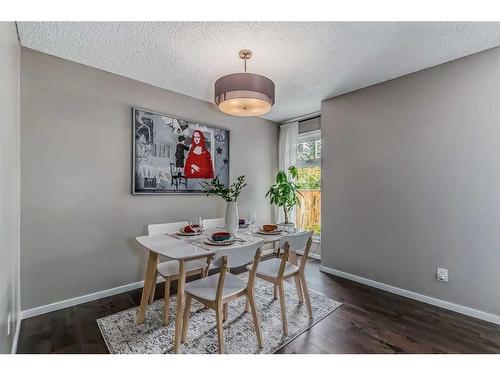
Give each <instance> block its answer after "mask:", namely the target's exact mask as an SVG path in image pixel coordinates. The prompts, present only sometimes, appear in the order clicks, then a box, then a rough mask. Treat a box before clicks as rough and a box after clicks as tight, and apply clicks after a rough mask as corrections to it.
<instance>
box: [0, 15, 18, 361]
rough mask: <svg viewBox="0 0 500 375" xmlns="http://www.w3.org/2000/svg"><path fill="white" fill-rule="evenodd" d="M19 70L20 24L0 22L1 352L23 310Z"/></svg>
mask: <svg viewBox="0 0 500 375" xmlns="http://www.w3.org/2000/svg"><path fill="white" fill-rule="evenodd" d="M19 74H20V65H19V42H18V41H17V31H16V26H15V24H14V22H0V353H10V350H11V346H12V340H13V337H14V329H15V324H16V320H17V318H18V313H19V189H20V187H19V182H20V181H19V173H20V172H19V165H20V161H19ZM9 312H10V313H12V323H11V335H10V336H7V316H8V314H9Z"/></svg>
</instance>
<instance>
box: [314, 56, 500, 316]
mask: <svg viewBox="0 0 500 375" xmlns="http://www.w3.org/2000/svg"><path fill="white" fill-rule="evenodd" d="M322 136H323V144H322V147H323V150H322V152H323V164H322V168H323V169H322V174H323V186H322V189H323V199H322V204H323V206H322V214H323V217H322V229H323V230H322V235H323V238H322V241H323V246H322V247H323V251H322V265H323V266H326V267H330V268H334V269H337V270H341V271H344V272H348V273H351V274H354V275H358V276H362V277H365V278H368V279H372V280H375V281H379V282H382V283H385V284H389V285H393V286H397V287H400V288H403V289H408V290H411V291H414V292H418V293H422V294H425V295H428V296H431V297H435V298H439V299H442V300H446V301H450V302H453V303H457V304H460V305H464V306H468V307H472V308H475V309H478V310H482V311H485V312H489V313H492V314H497V315H500V272H499V266H500V230H499V229H500V49H499V48H497V49H493V50H489V51H485V52H483V53H479V54H476V55H472V56H468V57H465V58H462V59H460V60H456V61H453V62H450V63H447V64H443V65H440V66H437V67H433V68H430V69H427V70H424V71H420V72H417V73H414V74H411V75H408V76H405V77H401V78H398V79H395V80H392V81H389V82H385V83H382V84H379V85H376V86H372V87H369V88H366V89H363V90H359V91H356V92H353V93H350V94H347V95H343V96H340V97H336V98H332V99H330V100H327V101H324V102H323V105H322ZM438 266H444V267H445V268H448V269H449V272H450V282H449V283H447V284H446V283H440V282H438V281H436V279H435V272H436V267H438Z"/></svg>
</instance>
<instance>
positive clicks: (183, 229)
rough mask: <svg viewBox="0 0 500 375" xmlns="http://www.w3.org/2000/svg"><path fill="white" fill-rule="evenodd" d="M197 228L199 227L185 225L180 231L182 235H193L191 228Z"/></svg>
mask: <svg viewBox="0 0 500 375" xmlns="http://www.w3.org/2000/svg"><path fill="white" fill-rule="evenodd" d="M198 227H199V225H193V226H191V225H186V226H185V227H184V228H182V231H183V232H184V233H194V230H193V228H198Z"/></svg>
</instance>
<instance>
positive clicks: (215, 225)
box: [203, 217, 226, 230]
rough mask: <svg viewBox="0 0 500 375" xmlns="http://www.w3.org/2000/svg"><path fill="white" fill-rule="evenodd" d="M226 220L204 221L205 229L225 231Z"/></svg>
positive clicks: (219, 218)
mask: <svg viewBox="0 0 500 375" xmlns="http://www.w3.org/2000/svg"><path fill="white" fill-rule="evenodd" d="M225 223H226V220H225V219H224V218H223V217H218V218H215V219H203V229H206V230H217V229H220V230H224V225H225Z"/></svg>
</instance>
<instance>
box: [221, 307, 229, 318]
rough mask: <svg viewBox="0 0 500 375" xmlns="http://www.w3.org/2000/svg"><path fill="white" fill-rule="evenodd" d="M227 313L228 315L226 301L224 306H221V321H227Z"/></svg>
mask: <svg viewBox="0 0 500 375" xmlns="http://www.w3.org/2000/svg"><path fill="white" fill-rule="evenodd" d="M228 315H229V312H228V303H225V304H224V306H223V307H222V321H223V322H227V317H228Z"/></svg>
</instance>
